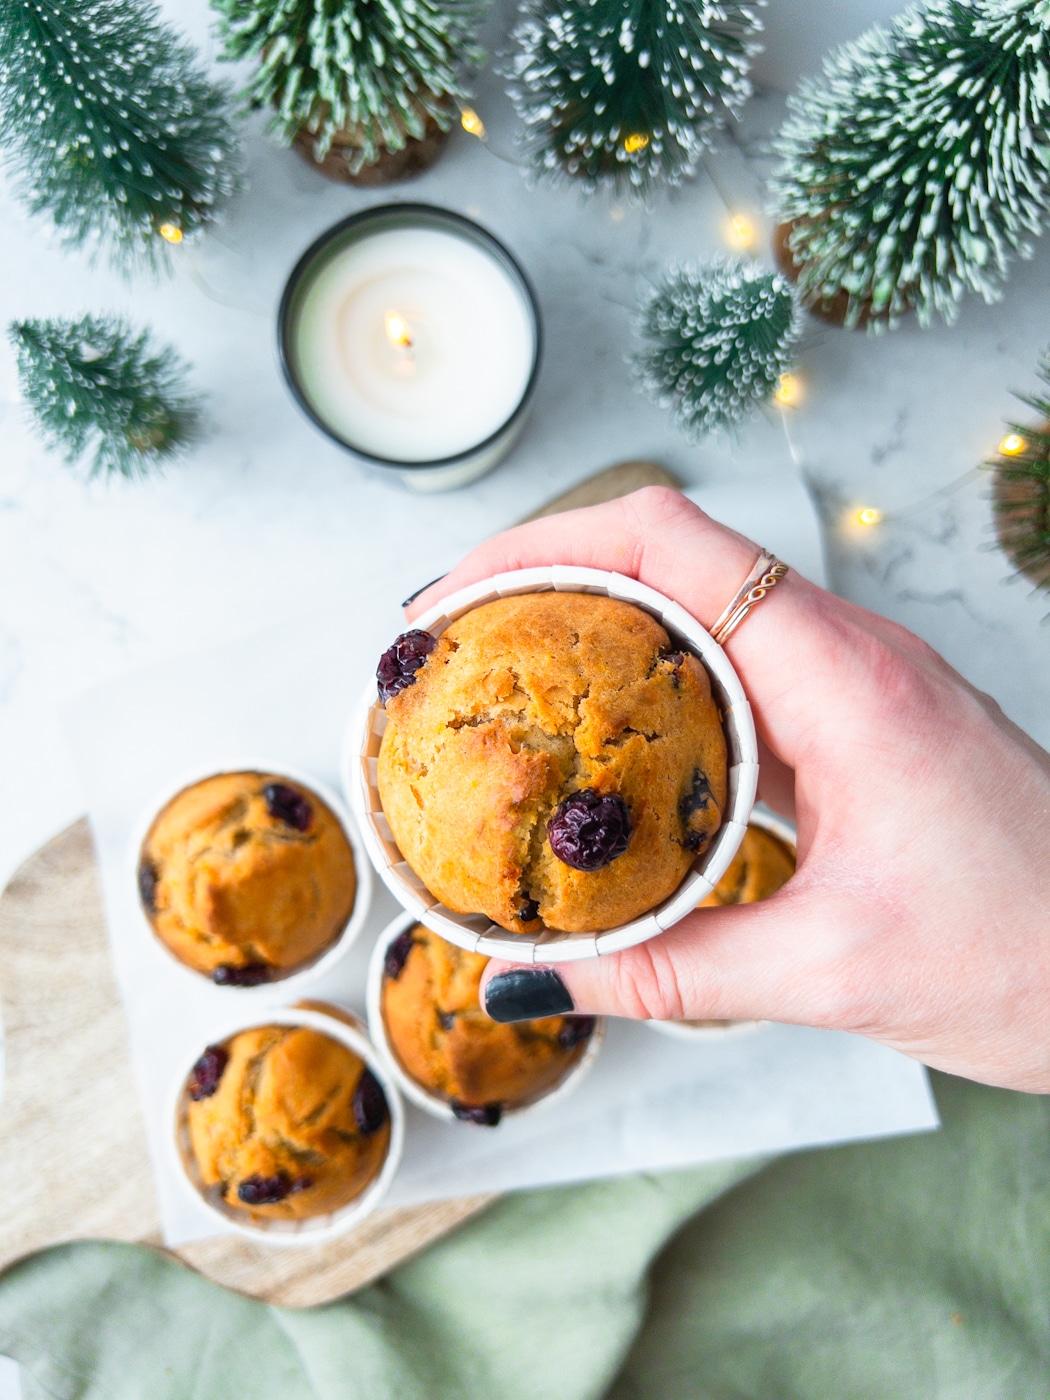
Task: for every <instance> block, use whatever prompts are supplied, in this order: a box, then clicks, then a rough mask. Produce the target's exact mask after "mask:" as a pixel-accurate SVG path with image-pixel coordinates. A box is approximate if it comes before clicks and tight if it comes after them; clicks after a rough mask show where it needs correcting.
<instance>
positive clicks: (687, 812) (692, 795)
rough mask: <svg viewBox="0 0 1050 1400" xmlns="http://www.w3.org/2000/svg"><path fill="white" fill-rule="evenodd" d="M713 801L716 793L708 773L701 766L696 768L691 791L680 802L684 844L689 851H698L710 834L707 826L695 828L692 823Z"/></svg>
mask: <svg viewBox="0 0 1050 1400" xmlns="http://www.w3.org/2000/svg"><path fill="white" fill-rule="evenodd" d="M713 801H714V793H713V792H712V791H711V784H710V783H709V782H708V781H707V775H706V774H705V773H702V772H701V771H700V769H699V768H696V769H694V770H693V781H692V784H691V786H690V788H689V791H688V792H687V793H686V794H685V796H684V797H683V798H682V799H681V801H680V802H679V804H678V815H679V816H680V817H681V819H682V826H683V827H684V828H685V835H684V836H683V838H682V845H683V846H685V848H686V850H687V851H698V850H699V849H700V847H701V846H702V845H703V843H704V841H705V840H706V839H707V837H708V835H709V834H710V833H709V832H708V830H707V828H706V826H701V827H700V828H699V830H694V829H692V827H691V825H690V824H691V823H692V821H693V818H694V817H696V816H697V815H698V814H699V813H701V812H706V811H707V810H708V808H709V807H710V806H711V803H712V802H713Z"/></svg>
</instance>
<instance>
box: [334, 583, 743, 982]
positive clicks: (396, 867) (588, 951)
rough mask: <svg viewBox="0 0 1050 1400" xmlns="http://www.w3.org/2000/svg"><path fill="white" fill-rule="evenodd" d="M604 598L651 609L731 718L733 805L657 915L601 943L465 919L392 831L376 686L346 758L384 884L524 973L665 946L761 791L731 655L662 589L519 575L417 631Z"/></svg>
mask: <svg viewBox="0 0 1050 1400" xmlns="http://www.w3.org/2000/svg"><path fill="white" fill-rule="evenodd" d="M551 591H557V592H563V593H598V594H604V595H605V596H606V597H609V598H617V599H620V600H621V601H623V602H626V603H633V604H635V606H636V607H639V608H642V609H643V610H644V611H645V612H647V613H650V614H651V615H652V616H653V617H655V618H656V619H657V621H658V622H660V623H662V624H663V626H664V628H665V629H666V630H667V632H668V633H669V634H670V635H671V637H672V638H673V639H674V640H675V641H676V642H677V643H678V644H679V646H680V647H682V648H683V649H684V650H687V651H691V652H692V653H693V654H694V656H696V657H697V658H698V659H699V660H700V661H701V662H702V664H703V666H704V668H705V670H706V671H707V673H708V676H709V677H710V680H711V688H712V691H713V693H714V697H715V702H716V704H717V705H718V708H719V710H720V711H721V712H722V722H723V729H724V731H725V737H726V744H727V748H728V759H729V800H728V803H727V808H726V815H725V818H724V820H723V822H722V825H721V826H720V827H719V829H718V832H717V834H716V836H715V839H714V841H713V842H712V843H711V845H710V846H709V847H708V849H707V850H706V851H704V852H703V853H702V854H700V855H698V856H697V858H696V860H695V861H694V862H693V864H692V867H691V868H690V870H689V872H688V874H687V875H686V876H685V878H684V879H683V880H682V882H681V884H680V885H679V886H678V888H677V889H676V890H675V892H674V894H672V895H671V896H670V897H669V898H667V899H665V900H664V901H663V902H662V903H661V904H658V905H657V906H656V908H655V909H652V910H651V911H650V912H649V913H648V914H645V915H643V916H642V917H641V918H638V919H632V920H631V921H630V923H626V924H621V925H620V926H619V927H617V928H611V929H606V930H604V931H602V932H601V933H565V932H562V931H561V930H558V929H543V930H542V931H541V932H539V933H510V932H508V930H506V929H504V928H501V927H500V926H499V925H498V924H494V923H493V922H492V921H491V920H490V919H489V918H488V917H487V916H486V915H484V914H457V913H454V912H453V911H452V910H451V909H448V908H446V906H445V905H444V904H442V903H441V902H440V900H438V899H437V898H436V897H435V896H434V895H433V894H431V893H430V891H429V890H428V889H427V888H426V886H425V885H424V884H423V882H422V880H420V878H419V877H418V876H417V875H416V873H415V872H414V871H413V870H412V868H411V867H410V866H409V864H408V862H407V861H406V860H405V858H404V856H403V855H402V854H401V851H400V850H399V849H398V846H397V843H396V842H395V841H394V838H393V833H392V832H391V830H390V827H389V825H388V824H387V820H386V817H385V816H384V814H383V804H382V802H381V801H380V798H379V785H378V778H377V769H378V758H379V747H380V744H381V742H382V738H383V731H384V729H385V728H386V714H385V711H384V710H383V707H382V705H381V704H380V703H379V696H378V692H377V689H376V685H375V682H374V681H373V682H372V683H370V684H369V686H368V689H367V690H366V692H365V694H364V696H363V697H362V699H361V702H360V704H359V707H358V710H357V713H356V714H355V715H354V716H353V718H352V719H351V722H350V726H349V728H348V731H347V736H346V741H345V744H344V750H343V765H342V766H343V786H344V791H345V792H346V794H347V797H348V799H349V801H350V805H351V807H352V808H353V809H354V812H355V813H356V815H357V816H358V819H359V821H360V825H361V832H362V835H363V837H364V841H365V845H366V846H367V847H368V853H369V855H370V856H371V857H372V860H373V861H374V862H375V866H376V869H377V870H378V871H379V875H380V878H381V879H382V881H383V883H384V884H385V885H386V886H387V888H388V889H389V890H390V891H391V893H392V894H393V895H394V897H395V899H397V900H398V902H399V903H400V904H401V905H402V907H403V908H405V909H407V910H408V911H409V912H410V913H411V914H413V915H414V916H415V917H416V919H418V920H419V922H420V923H425V924H426V925H427V927H428V928H432V929H433V930H434V932H435V933H439V934H440V935H441V937H442V938H447V939H448V940H449V942H450V943H455V944H457V945H458V946H459V947H461V948H466V949H468V950H469V951H470V952H476V953H485V954H486V955H487V956H489V957H493V958H501V959H504V960H506V961H508V962H515V963H559V962H572V961H575V960H576V959H577V958H593V957H597V956H599V955H601V954H602V953H615V952H619V951H620V950H621V949H622V948H630V947H632V946H633V945H634V944H636V943H643V942H644V941H645V940H646V939H648V938H655V937H656V935H657V934H659V933H663V931H664V930H665V929H668V928H670V927H671V925H672V924H676V923H677V922H678V920H679V919H682V918H684V917H685V915H686V914H688V913H689V912H690V911H691V910H693V909H695V908H696V906H697V904H698V903H699V902H700V900H701V899H703V898H704V896H705V895H707V894H709V893H710V891H711V890H713V889H714V887H715V885H716V884H717V883H718V881H719V880H720V879H721V878H722V876H723V875H724V874H725V872H726V870H727V869H728V868H729V863H730V861H731V860H732V859H733V856H734V855H735V854H736V852H737V850H738V848H739V846H740V842H741V841H742V840H743V838H744V832H745V831H746V830H747V819H748V816H749V814H750V812H751V808H752V806H753V805H754V800H755V791H756V789H757V786H758V743H757V740H756V738H755V724H754V720H753V719H752V716H751V706H750V705H749V704H748V701H747V697H746V696H745V695H744V689H743V686H742V685H741V684H740V679H739V677H738V676H737V674H736V671H735V670H734V669H733V666H732V664H731V662H730V660H729V658H728V657H727V656H726V654H725V652H724V651H723V650H722V648H721V647H720V646H719V645H718V643H717V642H716V641H715V640H714V638H713V637H712V636H711V634H710V633H709V632H707V631H705V629H704V628H703V627H701V626H700V624H699V623H698V622H697V621H696V619H695V618H693V617H690V615H689V614H688V613H687V612H686V610H685V609H684V608H683V607H681V606H680V604H678V603H674V602H672V601H671V599H670V598H665V597H664V595H663V594H662V593H658V592H657V591H656V590H655V589H654V588H649V587H648V586H647V585H646V584H644V583H639V582H638V581H637V580H636V579H632V578H625V577H624V576H623V575H622V574H616V573H607V572H606V571H605V570H603V569H584V568H577V567H575V566H570V565H563V564H555V565H545V566H543V567H541V568H534V569H516V570H514V571H513V572H510V573H505V574H497V575H495V576H494V577H493V578H487V579H483V580H482V581H481V582H480V583H474V584H471V585H470V586H469V587H467V588H462V589H460V590H459V592H458V593H453V594H451V595H450V596H449V597H448V598H444V599H442V601H441V602H440V603H437V604H435V606H434V607H432V608H430V609H429V610H428V611H427V612H425V613H424V614H423V616H422V617H420V618H418V619H417V620H416V622H415V623H414V624H413V626H414V627H418V628H421V629H422V630H423V631H426V632H429V633H431V635H432V636H435V637H440V635H441V634H442V632H444V630H445V629H446V627H448V626H449V624H450V623H452V622H454V621H455V620H456V619H457V618H459V617H462V616H463V614H464V613H467V612H470V611H471V609H473V608H476V607H479V606H480V605H481V604H482V603H488V602H492V601H494V600H495V599H496V598H507V597H513V596H516V595H518V594H522V593H547V592H551Z"/></svg>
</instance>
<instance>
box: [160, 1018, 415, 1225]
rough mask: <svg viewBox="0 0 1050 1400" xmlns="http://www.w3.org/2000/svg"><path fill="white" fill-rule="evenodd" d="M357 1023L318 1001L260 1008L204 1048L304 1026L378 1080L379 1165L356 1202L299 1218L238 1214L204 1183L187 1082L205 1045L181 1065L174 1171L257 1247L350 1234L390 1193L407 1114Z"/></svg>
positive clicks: (174, 1107) (172, 1116)
mask: <svg viewBox="0 0 1050 1400" xmlns="http://www.w3.org/2000/svg"><path fill="white" fill-rule="evenodd" d="M360 1025H361V1023H360V1021H359V1019H358V1018H357V1017H355V1016H353V1015H352V1014H351V1013H349V1012H345V1011H343V1009H342V1008H341V1007H336V1006H326V1005H325V1004H324V1003H321V1002H310V1003H304V1004H302V1005H300V1006H279V1007H260V1008H259V1010H258V1012H257V1014H255V1015H253V1016H251V1017H244V1016H242V1017H241V1018H240V1019H239V1020H237V1021H233V1022H230V1023H228V1024H227V1025H225V1026H222V1027H220V1028H219V1030H218V1031H217V1032H216V1034H215V1035H213V1036H212V1037H211V1038H210V1039H209V1040H208V1041H207V1042H206V1044H208V1045H218V1044H221V1043H222V1042H223V1041H227V1040H229V1039H230V1038H231V1037H232V1036H235V1035H237V1033H238V1032H239V1031H247V1030H254V1029H255V1028H256V1027H257V1026H292V1027H306V1028H308V1029H310V1030H315V1031H319V1032H320V1033H321V1034H322V1035H326V1036H328V1037H329V1038H330V1039H331V1040H335V1041H338V1042H339V1043H340V1044H341V1045H345V1046H346V1047H347V1049H348V1050H351V1051H352V1052H353V1053H354V1054H355V1055H357V1056H358V1058H359V1059H361V1060H363V1061H364V1062H365V1064H366V1065H367V1066H368V1068H369V1069H370V1070H371V1071H372V1073H373V1074H374V1075H375V1077H376V1079H377V1080H378V1081H379V1084H380V1087H381V1088H382V1090H383V1094H384V1096H385V1098H386V1101H387V1107H388V1108H389V1110H390V1143H389V1146H388V1148H387V1154H386V1157H385V1159H384V1161H383V1165H382V1167H381V1168H380V1170H379V1172H378V1174H377V1175H376V1176H375V1177H373V1179H372V1180H371V1181H370V1182H369V1183H368V1185H367V1186H366V1187H365V1189H364V1190H363V1191H362V1192H361V1194H360V1195H359V1196H357V1197H355V1199H354V1200H352V1201H349V1202H348V1203H347V1204H346V1205H345V1206H341V1207H340V1208H339V1209H338V1210H335V1211H329V1212H327V1213H326V1214H324V1215H315V1216H310V1217H307V1218H306V1219H303V1220H272V1219H262V1218H260V1219H257V1220H253V1219H252V1218H251V1216H250V1215H249V1214H248V1213H247V1211H238V1210H235V1209H233V1207H232V1206H228V1205H227V1204H226V1202H225V1201H224V1200H223V1199H222V1197H221V1195H220V1193H219V1191H218V1188H217V1187H209V1186H206V1185H205V1184H204V1182H203V1181H202V1180H201V1175H200V1170H199V1168H198V1166H197V1161H196V1158H195V1157H194V1155H193V1149H192V1147H191V1145H190V1132H189V1119H188V1115H187V1107H188V1099H189V1094H188V1091H187V1083H188V1081H189V1077H190V1074H191V1073H192V1071H193V1066H194V1065H195V1064H196V1062H197V1060H198V1058H199V1057H200V1055H201V1054H202V1053H203V1051H204V1049H205V1046H204V1045H203V1044H202V1045H200V1046H198V1047H197V1049H196V1050H195V1051H194V1053H193V1057H192V1058H191V1059H189V1060H188V1061H187V1062H186V1063H185V1064H184V1065H183V1066H182V1068H181V1070H180V1072H179V1074H178V1075H177V1077H176V1079H175V1084H174V1087H173V1093H172V1099H171V1108H170V1112H169V1114H168V1120H167V1121H168V1122H169V1123H170V1124H171V1125H172V1132H171V1135H170V1138H169V1145H170V1150H171V1155H172V1159H173V1162H174V1165H175V1167H176V1169H177V1171H176V1174H177V1176H178V1177H179V1179H180V1180H181V1182H182V1184H183V1186H184V1188H185V1189H186V1190H187V1191H189V1192H191V1193H192V1194H193V1195H194V1196H195V1197H196V1199H197V1200H199V1201H200V1202H201V1204H202V1205H203V1206H204V1207H205V1209H206V1210H208V1211H209V1212H210V1213H211V1214H212V1215H213V1216H214V1217H215V1219H216V1221H219V1222H221V1223H222V1224H223V1225H224V1226H225V1227H226V1228H227V1229H232V1230H234V1231H235V1232H236V1233H237V1234H238V1235H243V1236H244V1237H245V1238H246V1239H251V1240H255V1241H256V1242H257V1243H260V1244H267V1245H270V1244H272V1245H278V1246H281V1245H283V1246H287V1245H293V1246H302V1245H313V1244H326V1243H327V1242H328V1241H329V1240H333V1239H335V1238H337V1236H339V1235H343V1234H345V1233H346V1232H347V1231H348V1230H352V1229H353V1228H354V1226H355V1225H359V1224H360V1223H361V1221H362V1220H364V1218H365V1217H366V1216H368V1215H371V1213H372V1212H373V1211H374V1210H375V1209H376V1207H377V1206H378V1205H379V1203H380V1202H381V1201H382V1199H383V1197H384V1196H385V1195H386V1193H387V1191H388V1190H389V1189H390V1183H391V1182H392V1181H393V1179H394V1176H395V1174H396V1172H397V1168H398V1164H399V1163H400V1161H401V1153H402V1151H403V1149H404V1141H405V1112H404V1108H403V1107H402V1104H401V1098H400V1095H399V1094H398V1090H397V1085H396V1084H395V1082H394V1080H393V1077H392V1076H391V1074H390V1073H389V1072H388V1070H387V1068H386V1064H385V1063H384V1060H383V1058H382V1057H381V1056H380V1055H378V1054H377V1053H376V1049H375V1047H374V1046H373V1045H372V1043H371V1041H370V1040H369V1039H368V1037H367V1036H366V1035H365V1034H364V1032H363V1030H361V1029H360Z"/></svg>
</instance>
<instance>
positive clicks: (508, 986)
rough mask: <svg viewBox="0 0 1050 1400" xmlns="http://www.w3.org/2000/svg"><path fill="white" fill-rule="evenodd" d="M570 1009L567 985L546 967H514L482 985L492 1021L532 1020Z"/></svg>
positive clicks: (552, 970) (563, 1013)
mask: <svg viewBox="0 0 1050 1400" xmlns="http://www.w3.org/2000/svg"><path fill="white" fill-rule="evenodd" d="M572 1009H573V1005H572V997H571V996H570V995H569V989H568V987H566V985H565V983H564V982H563V981H562V980H561V978H560V977H559V976H558V974H557V973H556V972H555V971H554V969H553V968H550V967H515V968H512V969H511V970H510V971H509V972H501V973H499V974H498V975H497V976H496V977H493V979H492V981H491V982H490V983H489V984H488V986H487V987H486V988H485V1010H486V1011H487V1012H488V1014H489V1015H490V1016H491V1017H492V1019H493V1020H494V1021H533V1020H538V1019H539V1018H540V1017H541V1016H565V1015H567V1014H568V1013H569V1012H570V1011H571V1010H572Z"/></svg>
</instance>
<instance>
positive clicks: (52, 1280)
mask: <svg viewBox="0 0 1050 1400" xmlns="http://www.w3.org/2000/svg"><path fill="white" fill-rule="evenodd" d="M934 1087H935V1092H936V1094H937V1098H938V1103H939V1106H940V1109H941V1113H942V1116H943V1120H944V1128H943V1130H942V1131H941V1132H940V1133H935V1134H923V1135H922V1136H919V1137H915V1138H904V1139H894V1140H891V1141H884V1142H873V1143H867V1144H864V1145H862V1146H853V1147H844V1148H833V1149H829V1150H826V1151H821V1152H810V1153H804V1154H799V1155H796V1156H792V1157H789V1158H784V1159H781V1160H780V1161H777V1162H775V1163H772V1164H769V1165H766V1166H765V1167H761V1166H760V1164H756V1163H726V1164H719V1165H716V1166H709V1167H705V1168H703V1169H701V1170H698V1171H690V1172H675V1173H667V1174H663V1175H660V1176H655V1177H644V1176H642V1177H632V1178H626V1179H619V1180H613V1181H606V1182H597V1183H593V1184H590V1185H586V1186H579V1187H571V1188H564V1189H556V1190H547V1191H535V1192H530V1193H526V1194H522V1195H517V1196H512V1197H508V1198H506V1199H505V1200H503V1201H501V1202H499V1203H497V1205H495V1206H494V1207H493V1208H492V1209H491V1210H489V1211H488V1212H487V1213H486V1214H485V1215H483V1216H481V1217H479V1218H478V1219H476V1220H473V1221H471V1222H469V1223H468V1224H467V1225H466V1226H464V1227H463V1228H462V1229H461V1230H459V1231H458V1232H457V1233H456V1234H455V1235H453V1236H451V1237H449V1238H448V1239H446V1240H443V1241H441V1242H440V1243H439V1244H437V1245H435V1246H434V1247H432V1248H431V1249H430V1250H429V1251H428V1252H427V1253H426V1254H424V1255H422V1256H420V1257H419V1258H417V1259H414V1260H411V1261H409V1262H408V1263H407V1264H404V1265H402V1266H401V1267H400V1268H399V1269H397V1270H395V1271H394V1272H393V1273H392V1274H391V1275H390V1276H389V1277H388V1278H386V1279H384V1280H383V1281H382V1282H380V1283H378V1284H376V1285H373V1286H372V1287H370V1288H367V1289H364V1290H362V1291H361V1292H360V1293H358V1294H356V1295H354V1296H353V1297H351V1298H348V1299H345V1300H343V1301H341V1302H338V1303H332V1304H329V1305H328V1306H326V1307H323V1308H316V1309H313V1310H311V1311H303V1312H293V1311H290V1310H286V1309H280V1308H271V1307H267V1306H265V1305H264V1304H260V1303H255V1302H252V1301H249V1300H247V1299H244V1298H240V1297H237V1296H236V1295H234V1294H231V1293H227V1292H225V1291H224V1290H222V1289H220V1288H218V1287H216V1286H215V1285H213V1284H210V1283H208V1282H206V1281H205V1280H204V1279H201V1278H199V1277H197V1276H196V1275H194V1274H191V1273H189V1272H188V1271H187V1270H185V1269H183V1268H182V1267H181V1266H180V1265H178V1264H175V1263H173V1262H171V1261H170V1260H168V1259H166V1258H164V1256H162V1255H160V1254H158V1253H154V1252H152V1251H150V1250H146V1249H141V1248H136V1247H134V1246H128V1245H107V1244H81V1245H67V1246H64V1247H62V1248H60V1249H54V1250H49V1251H47V1252H45V1253H43V1254H39V1255H36V1256H35V1257H33V1258H32V1259H29V1260H27V1261H26V1262H25V1263H23V1264H21V1265H19V1266H17V1267H16V1268H14V1269H12V1270H11V1271H9V1272H8V1274H6V1275H5V1277H4V1278H3V1279H2V1280H0V1352H3V1353H7V1354H9V1355H11V1356H13V1357H15V1358H17V1359H18V1360H19V1361H20V1362H21V1363H22V1367H23V1373H22V1387H23V1394H24V1400H42V1397H45V1396H46V1397H49V1400H53V1398H54V1397H60V1400H81V1398H82V1397H83V1400H140V1397H142V1396H146V1395H148V1396H149V1397H150V1400H176V1397H177V1398H178V1400H187V1397H190V1396H192V1397H193V1400H249V1397H250V1400H270V1398H271V1397H272V1400H366V1397H367V1400H386V1398H387V1397H390V1400H395V1398H396V1400H468V1398H469V1400H489V1397H491V1400H519V1397H520V1400H526V1397H527V1400H548V1397H550V1400H598V1398H599V1397H600V1396H602V1395H608V1396H609V1400H636V1398H637V1397H645V1400H665V1397H666V1400H672V1397H674V1400H693V1398H694V1397H695V1400H727V1398H728V1397H734V1400H739V1398H741V1397H754V1400H770V1397H773V1396H782V1397H790V1400H828V1398H829V1397H835V1400H846V1397H851V1396H857V1397H861V1396H863V1397H864V1400H904V1397H909V1400H910V1397H912V1396H915V1397H920V1396H921V1397H923V1400H938V1398H939V1397H944V1400H948V1397H951V1400H988V1397H990V1396H993V1395H994V1396H995V1397H996V1400H1022V1397H1023V1400H1032V1397H1035V1396H1037V1395H1044V1394H1046V1393H1047V1385H1046V1378H1047V1375H1048V1374H1050V1302H1048V1293H1047V1287H1046V1282H1047V1279H1048V1277H1050V1101H1048V1100H1047V1099H1045V1098H1039V1097H1034V1096H1025V1095H1021V1094H1011V1093H1007V1092H1005V1091H1001V1090H993V1089H984V1088H981V1087H979V1086H976V1085H972V1084H968V1083H965V1082H964V1081H961V1080H952V1079H949V1078H947V1077H945V1076H940V1075H936V1076H934ZM690 1217H693V1218H692V1219H690ZM687 1221H688V1223H684V1222H687ZM683 1224H684V1228H681V1229H680V1228H679V1227H681V1226H683ZM676 1231H677V1232H678V1233H677V1236H676V1238H674V1239H673V1241H672V1242H671V1243H670V1245H669V1246H668V1247H667V1248H666V1249H665V1248H664V1246H665V1245H667V1242H668V1240H669V1239H671V1237H672V1236H673V1235H675V1232H676ZM647 1304H648V1306H647ZM610 1387H611V1389H610Z"/></svg>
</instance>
